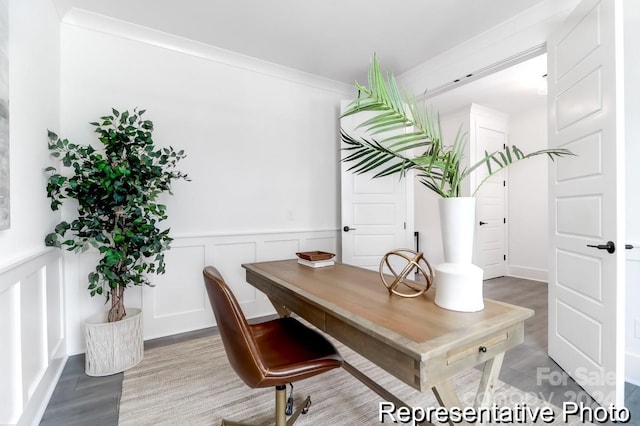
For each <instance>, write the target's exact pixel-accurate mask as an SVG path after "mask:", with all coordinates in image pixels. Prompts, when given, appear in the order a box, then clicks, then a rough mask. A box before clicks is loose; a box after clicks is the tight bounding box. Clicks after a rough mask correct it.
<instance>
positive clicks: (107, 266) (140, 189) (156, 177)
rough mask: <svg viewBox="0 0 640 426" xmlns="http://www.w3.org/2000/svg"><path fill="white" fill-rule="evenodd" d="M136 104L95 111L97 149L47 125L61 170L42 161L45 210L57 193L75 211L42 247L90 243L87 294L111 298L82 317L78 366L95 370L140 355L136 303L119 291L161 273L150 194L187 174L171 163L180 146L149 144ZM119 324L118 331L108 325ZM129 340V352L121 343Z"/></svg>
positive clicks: (165, 242)
mask: <svg viewBox="0 0 640 426" xmlns="http://www.w3.org/2000/svg"><path fill="white" fill-rule="evenodd" d="M144 112H145V111H144V110H137V109H134V110H133V112H129V111H125V112H122V113H120V112H119V111H117V110H116V109H112V114H111V115H106V116H103V117H100V121H99V122H93V123H90V124H91V125H92V126H94V127H95V132H96V133H97V134H98V139H99V141H100V143H101V144H102V147H101V148H100V149H98V148H96V147H94V146H92V145H78V144H74V143H71V142H69V141H68V140H67V139H61V138H59V137H58V135H56V134H55V133H53V132H51V131H49V132H48V136H49V150H50V151H51V155H52V156H53V157H55V158H57V159H59V160H60V161H61V163H62V167H63V169H65V170H67V171H68V173H62V172H58V171H57V169H56V168H55V167H48V168H47V169H46V171H47V172H48V173H49V177H48V182H47V195H48V196H49V198H50V199H51V209H52V210H58V209H59V208H60V206H61V205H62V204H63V202H64V200H65V199H73V200H75V201H76V203H74V204H73V205H74V206H75V207H76V208H77V216H76V217H75V218H74V219H73V220H71V221H62V222H60V223H59V224H58V225H57V226H56V227H55V230H54V232H52V233H50V234H48V235H47V236H46V238H45V244H46V245H47V246H55V247H59V248H64V249H66V250H69V251H74V252H81V251H85V250H87V249H89V248H91V247H93V248H95V249H97V251H98V253H99V256H100V257H99V260H98V263H97V265H96V267H95V270H94V271H93V272H91V273H90V274H89V276H88V290H89V293H90V294H91V296H95V295H102V296H105V297H106V301H107V303H108V302H111V304H110V309H109V311H108V314H107V315H106V320H107V321H106V322H105V321H104V315H102V319H90V320H89V321H87V323H86V328H85V337H86V338H87V342H86V343H87V353H86V372H87V374H89V375H94V376H101V375H108V374H114V373H117V372H119V371H123V370H124V369H126V368H129V367H131V366H133V365H135V364H137V363H138V362H139V361H140V360H141V359H142V340H143V338H142V327H141V315H140V310H139V309H129V312H127V309H126V308H125V303H124V294H125V290H126V288H127V287H129V286H138V285H150V281H149V278H148V274H153V273H157V274H162V273H164V272H165V262H164V251H165V250H167V249H168V248H169V245H170V243H171V241H172V239H171V237H170V236H169V229H161V228H159V222H161V221H163V220H164V219H166V218H167V209H166V206H165V205H163V204H161V203H159V202H158V196H159V195H160V194H162V193H164V192H168V193H171V183H172V182H173V181H174V180H176V179H185V180H188V177H187V175H186V174H184V173H182V172H180V171H177V170H176V164H177V163H178V161H180V160H181V159H183V158H184V157H185V154H184V151H182V150H181V151H175V150H174V149H173V148H172V147H165V148H156V146H155V145H154V142H153V139H152V132H153V123H152V122H151V121H150V120H145V119H143V117H142V116H143V114H144ZM116 325H119V326H120V328H122V329H123V330H121V333H122V335H118V334H117V331H114V330H112V328H114V327H115V326H116ZM129 343H131V344H132V348H131V349H130V350H131V351H132V352H133V353H131V354H130V353H126V352H127V351H126V350H125V348H124V347H125V345H128V344H129Z"/></svg>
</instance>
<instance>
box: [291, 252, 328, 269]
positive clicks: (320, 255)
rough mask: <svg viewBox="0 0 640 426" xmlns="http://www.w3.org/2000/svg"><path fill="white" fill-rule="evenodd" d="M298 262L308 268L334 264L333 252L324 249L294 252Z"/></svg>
mask: <svg viewBox="0 0 640 426" xmlns="http://www.w3.org/2000/svg"><path fill="white" fill-rule="evenodd" d="M296 255H297V256H298V263H299V264H301V265H304V266H308V267H309V268H322V267H324V266H331V265H335V263H336V262H335V260H333V257H334V256H335V254H333V253H328V252H324V251H305V252H299V253H296Z"/></svg>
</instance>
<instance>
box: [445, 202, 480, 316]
mask: <svg viewBox="0 0 640 426" xmlns="http://www.w3.org/2000/svg"><path fill="white" fill-rule="evenodd" d="M438 207H439V209H440V227H441V230H442V246H443V249H444V260H445V263H442V264H440V265H436V266H435V267H434V271H435V280H434V281H435V284H434V285H435V288H436V297H435V303H436V305H438V306H440V307H442V308H445V309H449V310H452V311H459V312H477V311H481V310H482V309H484V301H483V297H482V273H483V271H482V269H481V268H479V267H478V266H476V265H474V264H472V263H471V259H472V258H473V234H474V230H475V217H476V215H475V212H476V200H475V198H473V197H454V198H441V199H440V200H439V206H438Z"/></svg>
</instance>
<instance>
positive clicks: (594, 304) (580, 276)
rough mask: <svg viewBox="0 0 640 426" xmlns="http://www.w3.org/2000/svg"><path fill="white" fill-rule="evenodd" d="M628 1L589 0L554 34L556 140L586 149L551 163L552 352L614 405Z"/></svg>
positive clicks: (619, 379)
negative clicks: (623, 9)
mask: <svg viewBox="0 0 640 426" xmlns="http://www.w3.org/2000/svg"><path fill="white" fill-rule="evenodd" d="M620 7H621V2H618V1H608V0H607V1H602V0H585V1H583V2H582V3H581V4H580V5H579V6H578V8H577V9H576V10H575V11H574V12H573V13H572V14H571V15H570V17H569V18H568V19H567V21H565V23H564V24H563V25H562V27H561V28H560V29H559V31H558V32H557V33H556V34H554V35H553V37H551V39H550V40H549V41H548V44H547V48H548V61H549V62H548V85H549V87H548V99H549V101H548V102H549V144H550V146H554V147H564V148H568V149H570V150H571V151H573V152H574V153H575V154H577V156H576V157H569V158H563V159H560V160H558V161H556V162H555V164H553V165H551V166H550V168H549V170H550V179H549V189H550V194H549V195H550V199H549V200H550V201H549V210H550V219H551V220H550V221H549V223H550V231H551V235H550V238H549V242H550V246H551V250H550V259H549V355H550V356H551V357H552V358H553V359H554V360H555V361H556V362H557V363H558V364H559V365H560V366H561V367H562V368H563V369H564V370H565V371H567V372H568V373H569V374H570V375H571V376H572V377H573V378H574V379H575V380H576V381H577V382H578V383H579V384H580V385H581V386H582V387H583V388H584V389H585V390H586V391H587V392H589V393H590V394H591V396H592V397H593V398H594V399H595V400H596V401H598V402H599V403H601V404H603V405H605V406H606V405H608V404H609V403H614V404H616V405H618V406H622V404H623V400H624V365H623V360H624V303H623V301H624V282H625V278H624V254H625V253H624V244H625V242H624V239H623V238H624V223H625V221H624V210H625V209H624V161H623V155H624V152H623V149H624V134H623V128H624V127H623V117H624V111H623V99H622V90H621V88H622V84H623V80H622V60H623V56H622V50H621V47H622V46H621V44H622V43H621V41H622V38H621V36H622V28H621V25H622V20H621V19H620V18H621V10H620ZM608 241H611V242H612V243H614V244H615V246H616V250H615V251H614V252H612V253H609V252H608V251H607V250H605V249H598V248H597V247H589V246H598V245H600V246H601V247H603V248H604V247H606V244H607V242H608Z"/></svg>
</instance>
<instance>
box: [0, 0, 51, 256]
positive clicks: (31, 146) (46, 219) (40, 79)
mask: <svg viewBox="0 0 640 426" xmlns="http://www.w3.org/2000/svg"><path fill="white" fill-rule="evenodd" d="M9 6H10V9H9V19H10V21H9V43H10V49H9V82H10V87H9V97H10V102H9V107H10V110H9V114H10V129H9V131H10V141H11V142H10V143H11V146H10V155H11V157H10V161H11V228H10V229H9V230H6V231H0V267H2V266H7V265H11V264H12V263H14V262H16V261H19V260H20V259H23V258H24V257H26V256H29V255H32V254H34V253H36V252H38V251H39V250H42V249H43V248H44V236H45V235H46V233H48V232H50V231H49V230H50V229H51V226H52V225H53V224H55V223H56V222H57V219H58V217H59V215H58V214H54V213H53V212H51V209H50V208H49V200H48V199H47V194H46V191H45V187H46V177H45V174H44V168H45V167H46V166H47V165H48V164H50V163H52V161H51V159H50V156H49V151H48V149H47V129H48V128H51V129H55V128H57V127H59V120H60V110H59V84H60V83H59V82H60V69H59V67H60V59H59V55H60V47H59V43H60V38H59V26H60V24H59V21H58V16H57V14H56V12H55V8H54V7H53V4H52V3H51V0H11V1H9ZM36 28H37V31H35V29H36Z"/></svg>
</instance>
